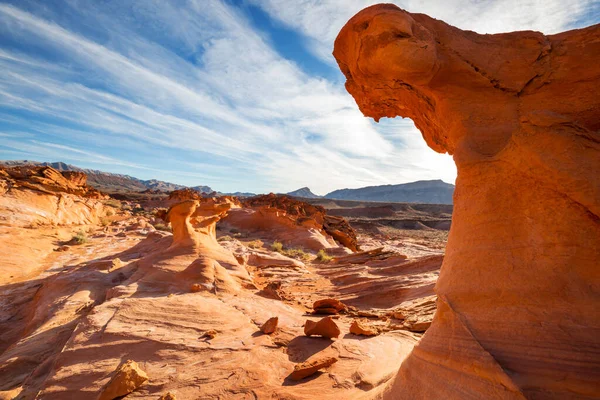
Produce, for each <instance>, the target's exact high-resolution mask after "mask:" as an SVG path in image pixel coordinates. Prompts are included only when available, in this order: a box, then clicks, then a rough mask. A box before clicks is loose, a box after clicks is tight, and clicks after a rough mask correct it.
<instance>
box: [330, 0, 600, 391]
mask: <svg viewBox="0 0 600 400" xmlns="http://www.w3.org/2000/svg"><path fill="white" fill-rule="evenodd" d="M334 56H335V58H336V59H337V61H338V64H339V66H340V68H341V70H342V72H343V73H344V75H345V76H346V78H347V82H346V88H347V90H348V91H349V92H350V94H351V95H352V96H353V97H354V98H355V99H356V102H357V104H358V106H359V108H360V110H361V111H362V112H363V114H365V115H366V116H370V117H373V118H374V119H376V120H379V118H381V117H396V116H402V117H409V118H411V119H412V120H413V121H414V122H415V124H416V126H417V127H418V128H419V130H420V131H421V132H422V134H423V137H424V138H425V140H426V142H427V144H428V145H429V146H430V147H431V148H432V149H434V150H436V151H438V152H448V153H449V154H451V155H453V157H454V160H455V163H456V165H457V169H458V178H457V182H456V192H455V195H454V196H455V197H454V203H455V204H454V216H453V223H452V228H451V231H450V236H449V241H448V248H447V253H446V257H445V259H444V264H443V267H442V270H441V274H440V278H439V281H438V283H437V285H436V292H437V294H438V296H439V300H438V311H437V314H436V317H435V319H434V322H433V324H432V326H431V328H430V329H429V330H428V331H427V334H426V335H425V336H424V337H423V339H422V341H421V342H420V344H419V345H418V346H417V347H416V348H415V349H414V351H413V353H412V354H411V356H410V357H409V358H408V359H407V360H406V361H405V362H404V363H403V365H402V367H401V368H400V371H399V373H398V375H397V377H396V379H395V382H394V384H393V385H392V387H390V389H389V392H388V397H389V398H407V399H415V398H423V399H435V398H456V399H466V398H478V399H479V398H510V399H513V398H514V399H519V398H556V399H566V398H588V397H596V396H597V395H598V393H600V386H599V382H600V311H599V307H598V306H599V304H600V301H599V300H600V272H599V271H600V270H599V269H598V261H599V260H600V177H599V175H598V169H599V167H600V135H599V133H598V129H599V128H600V96H598V94H597V87H598V86H599V83H600V68H599V67H598V65H600V25H595V26H592V27H589V28H585V29H580V30H574V31H569V32H564V33H561V34H557V35H550V36H546V35H543V34H542V33H539V32H531V31H526V32H512V33H505V34H497V35H480V34H477V33H474V32H469V31H462V30H460V29H458V28H455V27H452V26H450V25H448V24H446V23H444V22H442V21H438V20H435V19H433V18H430V17H428V16H426V15H422V14H411V13H408V12H406V11H404V10H401V9H399V8H398V7H396V6H393V5H388V4H386V5H377V6H372V7H369V8H367V9H365V10H363V11H361V12H360V13H358V14H357V15H356V16H354V17H353V18H352V19H350V20H349V21H348V23H347V24H346V25H345V26H344V28H343V29H342V30H341V32H340V34H339V36H338V37H337V39H336V42H335V48H334Z"/></svg>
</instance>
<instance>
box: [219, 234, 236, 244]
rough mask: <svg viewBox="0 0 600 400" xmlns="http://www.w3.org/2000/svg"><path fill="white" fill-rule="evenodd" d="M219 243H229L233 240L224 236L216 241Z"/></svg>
mask: <svg viewBox="0 0 600 400" xmlns="http://www.w3.org/2000/svg"><path fill="white" fill-rule="evenodd" d="M217 240H218V241H219V242H230V241H232V240H234V239H233V238H232V237H231V236H229V235H225V236H221V237H220V238H218V239H217Z"/></svg>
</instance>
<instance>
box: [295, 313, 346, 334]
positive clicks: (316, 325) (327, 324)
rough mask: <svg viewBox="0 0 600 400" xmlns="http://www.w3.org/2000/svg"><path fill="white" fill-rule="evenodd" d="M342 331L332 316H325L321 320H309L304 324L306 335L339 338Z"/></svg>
mask: <svg viewBox="0 0 600 400" xmlns="http://www.w3.org/2000/svg"><path fill="white" fill-rule="evenodd" d="M341 333H342V331H340V328H339V327H338V326H337V324H336V323H335V321H334V320H333V319H332V318H331V317H325V318H323V319H321V320H320V321H319V322H314V321H311V320H307V321H306V323H305V324H304V334H305V335H306V336H313V335H314V336H323V337H326V338H337V337H339V336H340V334H341Z"/></svg>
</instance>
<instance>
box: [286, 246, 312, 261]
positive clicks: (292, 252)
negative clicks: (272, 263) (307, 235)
mask: <svg viewBox="0 0 600 400" xmlns="http://www.w3.org/2000/svg"><path fill="white" fill-rule="evenodd" d="M281 254H283V255H284V256H287V257H291V258H296V259H298V260H301V261H310V259H311V258H312V257H311V256H310V254H308V253H307V252H305V251H304V250H302V249H286V250H283V251H282V252H281Z"/></svg>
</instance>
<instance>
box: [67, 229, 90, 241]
mask: <svg viewBox="0 0 600 400" xmlns="http://www.w3.org/2000/svg"><path fill="white" fill-rule="evenodd" d="M87 241H88V238H87V235H86V234H85V232H84V231H79V232H77V233H76V234H75V235H73V237H72V238H71V242H72V243H74V244H84V243H86V242H87Z"/></svg>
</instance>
